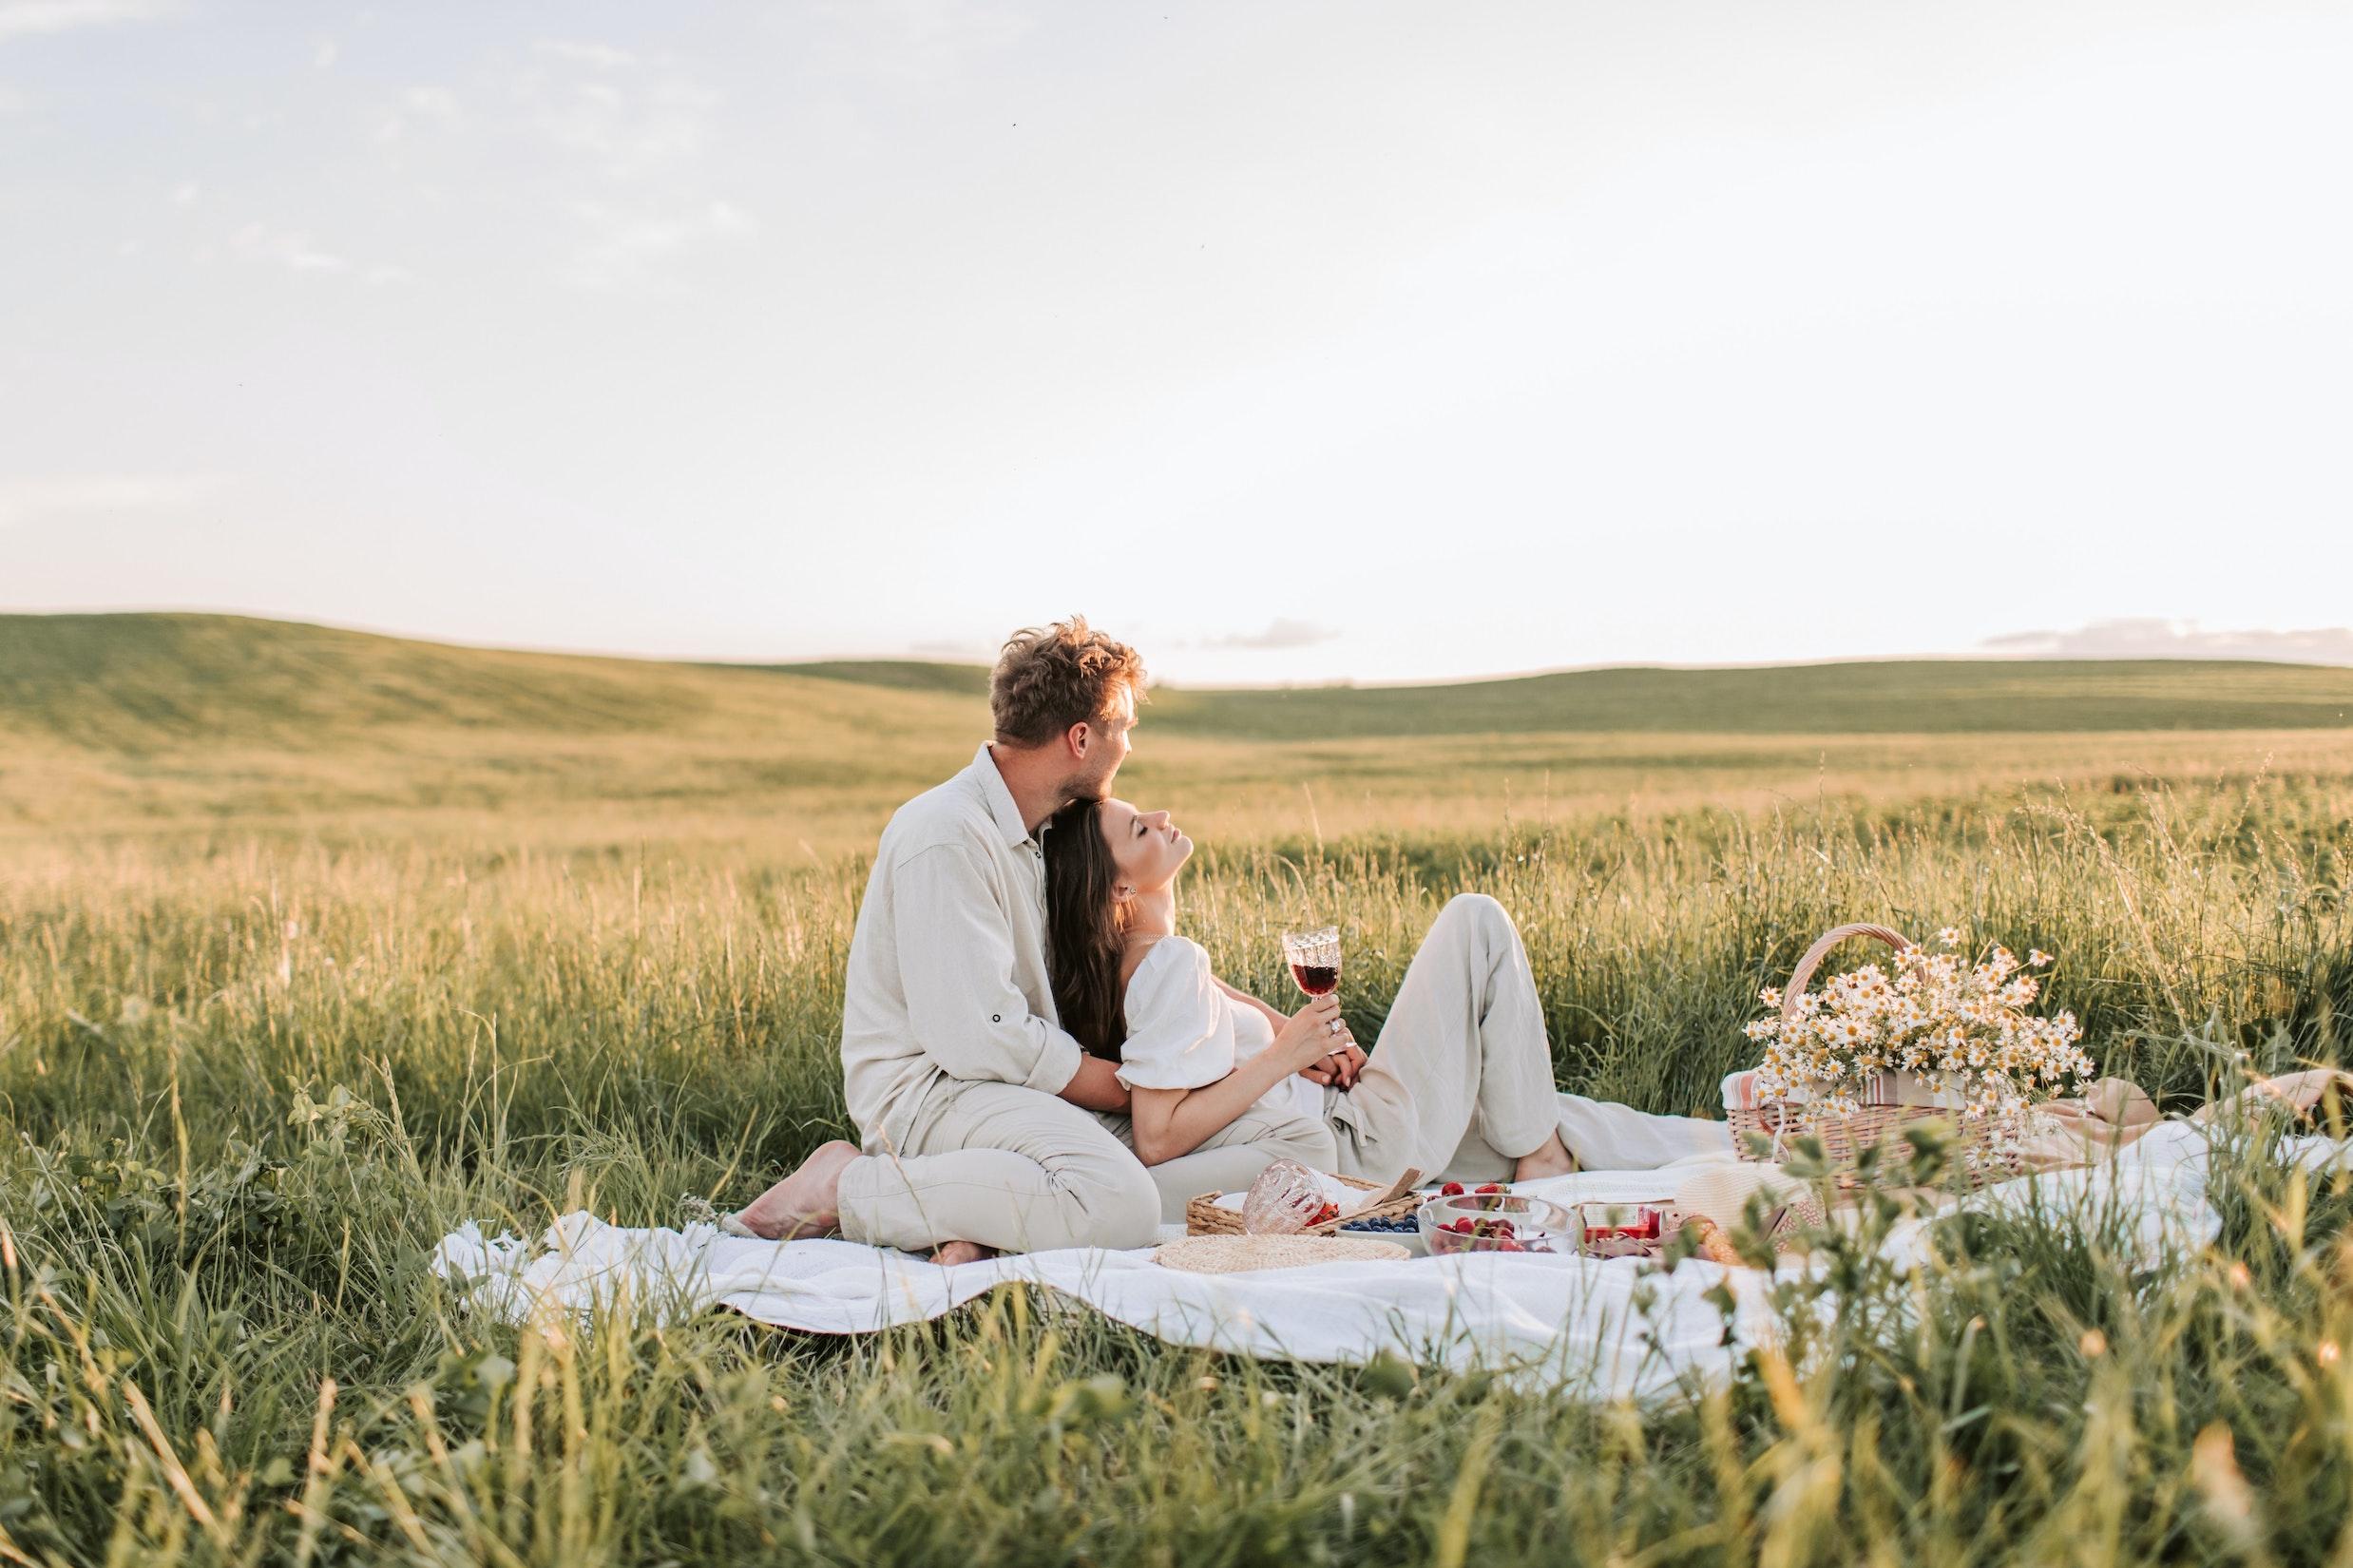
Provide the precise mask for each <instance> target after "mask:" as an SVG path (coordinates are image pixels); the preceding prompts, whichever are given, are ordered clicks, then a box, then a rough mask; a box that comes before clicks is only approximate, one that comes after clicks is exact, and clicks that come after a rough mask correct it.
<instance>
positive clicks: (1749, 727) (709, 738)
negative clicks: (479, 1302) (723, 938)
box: [0, 614, 2353, 853]
mask: <svg viewBox="0 0 2353 1568" xmlns="http://www.w3.org/2000/svg"><path fill="white" fill-rule="evenodd" d="M985 690H986V673H985V671H983V670H980V669H978V668H976V667H970V666H960V665H944V664H926V663H918V662H894V661H868V662H853V661H831V662H824V663H810V664H783V665H740V664H711V663H686V662H669V661H660V660H629V659H611V658H591V657H583V656H574V655H560V654H534V653H517V652H509V651H501V650H490V649H478V648H462V647H453V646H449V645H445V644H439V643H432V642H424V641H411V640H406V639H400V638H390V637H378V636H373V635H369V634H364V633H358V632H349V631H339V630H335V629H331V628H326V627H320V626H313V625H304V624H297V623H293V622H285V621H259V620H251V619H245V618H239V617H233V616H214V615H127V614H126V615H61V616H28V615H14V616H0V833H6V834H7V835H8V836H10V837H13V838H15V839H18V840H20V841H22V840H25V839H27V838H38V837H40V836H41V835H43V834H48V833H54V832H67V831H69V832H84V831H97V832H159V831H169V832H188V831H198V832H204V833H208V834H217V833H254V832H262V833H273V834H285V833H298V834H304V835H324V836H327V837H335V836H338V835H341V836H350V835H360V836H373V837H382V836H384V835H387V834H411V833H418V832H441V831H444V830H445V829H450V828H453V827H455V826H458V825H463V826H464V829H465V832H467V833H468V834H469V836H470V837H473V838H477V839H478V838H480V837H481V836H482V835H483V833H484V832H485V831H488V832H491V833H493V834H505V835H511V836H512V837H514V838H516V839H518V840H529V839H532V838H535V837H536V838H540V839H544V840H545V841H547V842H550V843H568V844H602V845H607V846H610V845H615V844H621V843H626V842H632V841H634V842H638V843H644V842H647V841H649V840H652V839H664V840H669V841H673V842H682V841H685V840H690V839H700V840H705V841H709V842H713V843H732V844H741V843H745V842H749V841H751V840H753V839H766V840H771V841H775V842H780V843H784V844H789V845H793V846H795V847H796V849H795V852H798V851H800V850H807V851H810V852H817V853H824V852H831V851H837V850H841V849H844V848H852V847H855V846H856V845H857V844H859V843H861V842H869V843H870V842H871V834H872V833H873V832H874V831H875V829H876V828H877V827H879V825H880V823H881V821H882V819H883V818H884V817H885V816H887V815H888V814H889V812H890V808H891V807H892V806H893V805H894V804H895V803H896V802H897V801H899V800H902V799H904V798H906V797H907V795H909V794H912V793H913V792H914V791H916V790H919V789H921V788H922V787H924V786H925V785H926V784H928V783H930V782H934V781H936V780H937V779H939V778H940V777H942V776H944V775H945V774H947V773H949V772H952V771H953V770H954V769H955V768H956V767H958V766H960V765H961V764H962V763H963V762H964V761H965V759H966V758H968V757H969V756H970V755H971V754H972V747H973V746H974V745H975V744H976V743H977V742H978V741H979V740H980V739H981V738H982V737H983V736H984V735H985V729H986V723H987V719H986V706H985ZM2264 769H2271V770H2274V771H2275V772H2286V773H2287V774H2305V775H2321V774H2325V775H2327V776H2331V777H2336V776H2343V775H2345V774H2347V773H2348V772H2353V669H2338V668H2321V667H2308V666H2301V665H2284V664H2263V663H2190V662H2178V663H2175V662H2142V663H2027V662H1992V661H1984V662H1962V661H1957V662H1934V661H1911V662H1900V663H1876V664H1875V663H1847V664H1828V665H1810V666H1792V667H1785V668H1777V669H1716V670H1670V669H1611V670H1593V671H1580V672H1574V673H1566V674H1559V675H1543V676H1532V677H1526V678H1521V679H1505V680H1485V681H1476V682H1468V683H1463V684H1457V685H1444V686H1398V687H1317V688H1295V689H1291V690H1247V691H1208V690H1202V691H1194V690H1184V689H1177V688H1165V687H1164V688H1159V689H1157V690H1156V691H1155V693H1154V696H1153V699H1152V702H1151V703H1150V705H1149V706H1148V708H1147V709H1146V712H1145V721H1144V725H1143V727H1142V729H1140V730H1139V732H1138V754H1137V756H1136V758H1135V759H1134V760H1133V761H1132V762H1131V763H1130V764H1129V767H1128V769H1127V771H1126V772H1125V773H1123V774H1122V775H1121V780H1122V788H1123V789H1124V790H1127V791H1128V793H1130V794H1134V795H1136V796H1137V797H1138V798H1139V799H1150V800H1154V801H1157V802H1159V803H1163V804H1171V805H1180V806H1182V807H1183V808H1185V809H1186V810H1187V811H1188V812H1191V813H1196V820H1198V821H1201V822H1203V823H1205V824H1214V825H1215V826H1217V827H1218V828H1220V829H1221V830H1226V831H1231V832H1238V833H1245V834H1249V833H1259V832H1277V833H1289V834H1297V833H1303V832H1319V833H1320V832H1327V831H1330V832H1349V831H1355V830H1357V829H1361V828H1375V829H1381V830H1389V829H1396V830H1400V831H1407V830H1419V829H1428V828H1444V829H1451V828H1455V827H1460V826H1470V825H1474V824H1480V823H1488V822H1493V821H1496V820H1500V819H1501V818H1502V817H1503V816H1506V815H1510V814H1512V813H1515V812H1525V811H1527V810H1528V809H1529V807H1528V805H1527V802H1529V801H1531V800H1536V801H1540V802H1541V809H1542V810H1543V811H1545V812H1547V813H1549V812H1551V811H1553V810H1556V809H1559V810H1564V811H1587V810H1591V811H1611V812H1625V811H1637V812H1642V811H1650V812H1655V811H1664V810H1680V809H1684V808H1687V807H1693V806H1705V807H1731V808H1734V809H1743V810H1745V809H1753V808H1756V807H1759V806H1762V805H1768V804H1770V803H1773V802H1777V801H1787V800H1791V799H1797V798H1802V797H1809V796H1814V795H1818V794H1847V795H1853V796H1857V797H1866V796H1867V797H1871V798H1885V799H1899V798H1902V799H1921V798H1926V797H1930V796H1945V795H1951V794H1956V793H1960V792H1963V791H1967V790H1973V789H1980V788H1983V787H1986V786H1987V785H1989V784H1997V785H2015V784H2018V783H2022V782H2037V783H2043V784H2050V783H2057V784H2061V785H2067V786H2069V787H2073V786H2074V785H2076V784H2084V785H2091V786H2094V787H2096V788H2100V789H2107V788H2109V787H2111V785H2112V784H2129V783H2130V782H2131V781H2135V780H2148V779H2185V780H2186V779H2196V778H2214V777H2224V776H2229V777H2236V776H2242V775H2245V774H2250V773H2253V772H2256V771H2260V770H2264ZM2135 787H2136V786H2135Z"/></svg>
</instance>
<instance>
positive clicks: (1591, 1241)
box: [1576, 1199, 1669, 1258]
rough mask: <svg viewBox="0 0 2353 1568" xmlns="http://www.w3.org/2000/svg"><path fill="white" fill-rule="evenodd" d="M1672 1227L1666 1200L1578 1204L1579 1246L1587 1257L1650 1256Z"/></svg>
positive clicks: (1616, 1200)
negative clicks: (1669, 1221) (1670, 1226)
mask: <svg viewBox="0 0 2353 1568" xmlns="http://www.w3.org/2000/svg"><path fill="white" fill-rule="evenodd" d="M1668 1230H1669V1223H1668V1209H1667V1205H1666V1204H1665V1203H1664V1202H1649V1203H1629V1202H1626V1201H1624V1200H1623V1199H1611V1200H1606V1201H1597V1202H1591V1203H1580V1204H1578V1206H1577V1232H1576V1235H1577V1249H1578V1251H1580V1252H1583V1253H1584V1254H1585V1255H1586V1256H1587V1257H1599V1258H1611V1257H1648V1256H1651V1255H1652V1254H1654V1253H1655V1252H1657V1251H1658V1248H1659V1243H1660V1242H1661V1241H1662V1240H1664V1239H1665V1236H1666V1234H1667V1232H1668Z"/></svg>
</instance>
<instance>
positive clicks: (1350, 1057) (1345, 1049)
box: [1299, 1045, 1365, 1089]
mask: <svg viewBox="0 0 2353 1568" xmlns="http://www.w3.org/2000/svg"><path fill="white" fill-rule="evenodd" d="M1364 1071H1365V1048H1364V1047H1363V1046H1362V1045H1343V1046H1341V1047H1340V1048H1339V1049H1338V1050H1336V1051H1334V1052H1332V1053H1331V1055H1330V1056H1328V1057H1326V1058H1325V1059H1324V1060H1323V1061H1316V1062H1310V1064H1308V1065H1307V1066H1305V1067H1302V1068H1300V1069H1299V1076H1300V1077H1301V1078H1304V1079H1306V1080H1308V1081H1309V1082H1310V1083H1317V1084H1322V1085H1323V1086H1325V1087H1327V1088H1329V1087H1330V1086H1331V1085H1332V1084H1335V1083H1336V1084H1338V1085H1339V1086H1340V1087H1341V1088H1343V1089H1353V1088H1355V1087H1356V1080H1357V1079H1359V1078H1361V1077H1362V1076H1363V1075H1364Z"/></svg>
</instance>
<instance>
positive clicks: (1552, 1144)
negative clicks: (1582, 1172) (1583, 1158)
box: [1511, 1128, 1577, 1181]
mask: <svg viewBox="0 0 2353 1568" xmlns="http://www.w3.org/2000/svg"><path fill="white" fill-rule="evenodd" d="M1576 1169H1577V1157H1576V1156H1574V1155H1572V1154H1570V1153H1569V1146H1568V1145H1567V1144H1565V1143H1563V1142H1561V1141H1560V1132H1559V1128H1555V1129H1554V1130H1553V1132H1552V1135H1551V1136H1550V1137H1548V1138H1545V1139H1544V1141H1543V1142H1542V1143H1540V1144H1539V1145H1538V1146H1537V1148H1536V1152H1535V1153H1533V1154H1525V1155H1521V1157H1520V1163H1519V1164H1518V1165H1517V1166H1515V1167H1514V1168H1513V1170H1512V1174H1511V1178H1512V1179H1513V1180H1514V1181H1541V1180H1543V1179H1544V1178H1545V1177H1546V1176H1567V1175H1568V1174H1569V1173H1570V1172H1572V1171H1574V1170H1576Z"/></svg>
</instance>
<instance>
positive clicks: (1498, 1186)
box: [1471, 1181, 1503, 1193]
mask: <svg viewBox="0 0 2353 1568" xmlns="http://www.w3.org/2000/svg"><path fill="white" fill-rule="evenodd" d="M1471 1190H1472V1191H1473V1192H1479V1193H1500V1192H1502V1190H1503V1184H1502V1182H1500V1181H1488V1182H1483V1183H1481V1184H1480V1185H1479V1186H1477V1187H1474V1188H1473V1189H1471Z"/></svg>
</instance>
